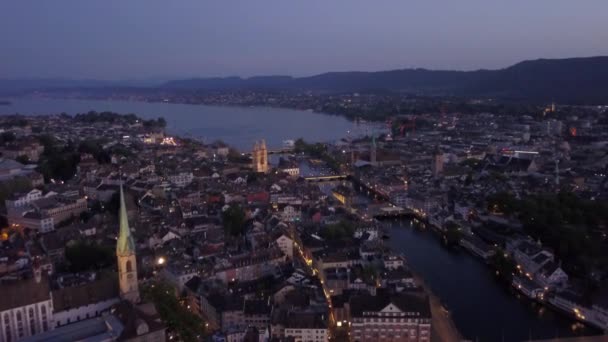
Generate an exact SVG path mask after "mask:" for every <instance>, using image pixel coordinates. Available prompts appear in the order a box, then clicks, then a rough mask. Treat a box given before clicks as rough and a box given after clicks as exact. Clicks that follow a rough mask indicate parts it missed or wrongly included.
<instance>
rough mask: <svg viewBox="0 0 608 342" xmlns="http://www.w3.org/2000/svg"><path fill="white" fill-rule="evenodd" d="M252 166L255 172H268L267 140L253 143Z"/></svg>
mask: <svg viewBox="0 0 608 342" xmlns="http://www.w3.org/2000/svg"><path fill="white" fill-rule="evenodd" d="M251 157H252V159H253V161H252V163H253V164H252V168H253V171H255V172H261V173H266V172H268V149H267V148H266V142H265V141H264V140H261V141H259V142H257V141H256V143H255V144H254V145H253V151H252V152H251Z"/></svg>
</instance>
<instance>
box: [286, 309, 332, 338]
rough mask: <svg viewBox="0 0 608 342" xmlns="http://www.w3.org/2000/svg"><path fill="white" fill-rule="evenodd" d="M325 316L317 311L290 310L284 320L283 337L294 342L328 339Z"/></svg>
mask: <svg viewBox="0 0 608 342" xmlns="http://www.w3.org/2000/svg"><path fill="white" fill-rule="evenodd" d="M327 323H328V322H327V317H326V316H325V315H319V314H318V313H308V312H292V313H289V316H288V317H287V321H286V322H285V338H286V339H288V340H289V338H293V341H294V342H309V341H310V342H326V341H329V328H328V324H327Z"/></svg>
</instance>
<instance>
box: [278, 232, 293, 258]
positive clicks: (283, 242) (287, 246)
mask: <svg viewBox="0 0 608 342" xmlns="http://www.w3.org/2000/svg"><path fill="white" fill-rule="evenodd" d="M276 242H277V245H278V246H279V249H280V250H281V251H282V252H283V253H284V254H285V255H287V257H288V258H289V259H290V260H291V259H293V239H291V238H290V237H289V236H287V235H286V234H281V236H279V238H277V240H276Z"/></svg>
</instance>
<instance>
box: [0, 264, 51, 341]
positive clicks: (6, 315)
mask: <svg viewBox="0 0 608 342" xmlns="http://www.w3.org/2000/svg"><path fill="white" fill-rule="evenodd" d="M0 287H1V288H2V296H0V328H1V331H0V341H3V342H9V341H16V340H21V339H24V338H26V337H30V336H34V335H36V334H40V333H43V332H46V331H49V330H50V329H52V327H53V300H52V298H51V291H50V288H49V280H48V278H47V276H46V275H45V274H43V272H42V270H41V269H40V268H35V269H34V276H33V277H30V278H27V279H24V280H11V281H5V282H2V284H0Z"/></svg>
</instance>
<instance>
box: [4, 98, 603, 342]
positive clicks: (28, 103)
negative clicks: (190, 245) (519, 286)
mask: <svg viewBox="0 0 608 342" xmlns="http://www.w3.org/2000/svg"><path fill="white" fill-rule="evenodd" d="M9 100H10V101H11V102H12V105H10V106H0V114H15V113H20V114H24V115H44V114H58V113H61V112H66V113H68V114H76V113H83V112H87V111H90V110H95V111H113V112H117V113H123V114H125V113H135V114H137V115H139V116H141V117H143V118H157V117H161V116H162V117H164V118H165V119H166V120H167V131H168V132H169V133H171V134H179V135H185V136H189V137H194V138H201V139H204V140H205V141H213V140H215V139H221V140H223V141H225V142H227V143H229V144H231V145H233V146H235V147H237V148H239V149H242V150H247V149H250V148H251V146H252V145H253V142H254V140H256V139H262V138H264V139H266V141H267V143H268V145H269V147H275V148H277V147H281V145H282V142H283V140H286V139H297V138H299V137H302V138H304V139H306V140H309V141H324V142H329V141H335V140H337V139H339V138H342V137H345V136H348V135H350V136H358V135H364V134H371V133H372V132H376V134H377V133H379V132H382V131H383V130H384V125H382V124H376V125H372V124H369V123H365V124H355V123H353V122H350V121H348V120H346V119H344V118H342V117H338V116H330V115H324V114H318V113H313V112H309V111H297V110H288V109H276V108H258V107H256V108H240V107H217V106H202V105H185V104H167V103H145V102H128V101H98V100H71V99H70V100H58V99H42V98H17V99H9ZM389 234H390V236H391V238H390V240H389V244H390V245H391V247H392V248H393V249H394V250H395V251H397V252H399V253H403V254H404V255H405V257H406V258H407V260H408V262H409V264H410V266H411V267H412V269H413V270H414V271H416V272H417V273H419V274H420V275H421V276H422V277H423V278H424V279H425V281H426V283H427V284H428V285H429V286H430V287H431V288H432V290H433V292H434V293H435V294H436V295H437V296H438V297H439V298H441V300H442V301H443V303H444V304H445V305H446V306H447V307H448V309H449V310H450V312H451V313H452V316H453V318H454V321H455V323H456V325H457V327H458V329H459V330H460V331H461V333H462V334H463V335H464V337H466V338H468V339H471V340H473V341H475V340H477V341H484V342H485V341H490V342H493V341H497V342H500V341H507V342H509V341H524V340H528V339H530V338H533V339H540V338H554V337H557V336H559V337H563V336H573V335H588V334H594V333H596V331H594V330H592V329H589V328H586V327H584V326H582V325H580V324H578V323H574V322H573V321H571V320H570V319H567V318H565V317H563V316H562V315H560V314H557V313H554V312H553V311H551V310H549V309H547V308H543V307H541V306H539V305H538V304H535V303H532V302H530V301H529V300H527V299H526V298H522V297H521V296H518V295H516V294H514V293H513V292H512V291H511V290H510V289H508V288H505V287H504V286H503V285H501V284H500V283H498V282H497V281H496V279H495V277H494V275H493V273H492V272H491V271H490V270H489V268H488V267H487V266H486V265H485V264H483V263H482V262H481V261H479V260H477V259H475V258H474V257H472V256H471V255H469V254H467V253H466V252H464V251H453V250H449V249H446V248H444V247H442V246H441V244H440V242H439V239H437V238H436V236H434V235H433V234H432V233H431V232H429V231H421V230H419V229H416V228H413V227H412V226H411V225H410V222H409V221H397V222H395V223H393V224H392V225H391V227H390V228H389Z"/></svg>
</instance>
